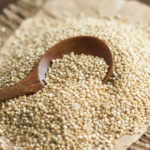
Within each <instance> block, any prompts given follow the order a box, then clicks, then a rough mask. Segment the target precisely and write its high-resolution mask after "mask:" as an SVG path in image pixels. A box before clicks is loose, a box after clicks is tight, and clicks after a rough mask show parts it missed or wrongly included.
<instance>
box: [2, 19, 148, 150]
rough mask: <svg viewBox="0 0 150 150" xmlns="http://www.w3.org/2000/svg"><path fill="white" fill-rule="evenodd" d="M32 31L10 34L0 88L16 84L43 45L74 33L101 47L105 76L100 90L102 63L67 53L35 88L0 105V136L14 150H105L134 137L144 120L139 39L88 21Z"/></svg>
mask: <svg viewBox="0 0 150 150" xmlns="http://www.w3.org/2000/svg"><path fill="white" fill-rule="evenodd" d="M53 26H54V27H53ZM35 28H36V30H37V31H39V32H31V33H29V32H28V31H26V30H25V31H23V30H18V31H17V32H16V41H15V42H14V43H12V44H11V51H10V54H9V55H8V56H7V57H8V61H7V62H3V63H1V64H0V70H1V72H0V87H1V89H2V88H4V87H8V86H10V85H14V84H16V83H18V82H19V81H21V80H22V79H24V78H25V77H26V76H27V74H29V72H30V71H31V70H32V68H33V67H34V65H35V64H36V63H37V62H38V60H39V58H40V57H41V56H42V55H43V54H44V53H45V52H46V51H47V50H48V48H49V47H51V46H53V45H54V44H56V43H57V42H59V41H61V40H63V39H66V38H69V37H74V36H78V35H91V36H94V37H98V38H100V39H101V40H103V41H104V42H105V43H106V44H107V45H108V46H109V48H110V50H111V51H112V54H113V59H114V67H113V73H112V75H111V77H110V78H109V80H108V82H107V83H106V84H104V85H102V79H103V78H104V77H105V75H106V73H107V70H108V66H107V65H106V64H105V62H104V60H103V59H101V58H97V57H92V56H86V55H74V54H73V53H72V54H70V55H65V56H64V57H63V58H62V59H57V60H54V61H53V65H52V67H51V68H49V71H48V73H47V75H46V77H45V79H44V81H45V82H46V86H45V87H44V88H43V89H42V90H40V91H39V92H37V93H35V94H34V95H29V96H21V97H19V98H14V99H11V100H9V101H6V102H2V103H0V116H1V118H0V127H1V132H0V136H5V137H6V138H7V139H9V140H10V141H11V142H12V143H13V144H14V145H15V147H16V149H19V148H20V149H36V150H38V149H60V150H63V149H66V150H71V149H79V150H80V149H81V150H83V149H87V150H88V149H89V150H90V149H94V148H95V149H96V148H97V149H98V148H99V149H100V148H101V149H106V148H107V149H113V144H114V141H115V139H118V138H120V137H122V136H123V135H132V134H136V133H137V132H138V131H139V129H141V128H142V127H143V126H144V125H145V124H146V123H148V122H149V120H150V118H149V116H150V63H149V62H148V61H147V60H148V59H147V58H148V57H147V56H146V55H145V52H146V51H147V47H148V44H147V43H150V41H149V39H148V35H147V34H146V33H144V32H143V31H141V30H140V29H137V28H134V27H132V26H130V25H127V24H125V23H122V22H119V21H108V20H103V19H99V20H98V19H91V18H89V19H79V20H73V19H69V20H67V21H66V22H63V23H61V22H57V21H56V22H55V21H54V24H53V25H52V24H51V23H49V22H48V21H45V22H43V23H42V24H41V25H40V26H37V27H36V26H35ZM20 33H21V34H20ZM71 63H72V64H71ZM77 64H78V65H77ZM90 64H93V65H90Z"/></svg>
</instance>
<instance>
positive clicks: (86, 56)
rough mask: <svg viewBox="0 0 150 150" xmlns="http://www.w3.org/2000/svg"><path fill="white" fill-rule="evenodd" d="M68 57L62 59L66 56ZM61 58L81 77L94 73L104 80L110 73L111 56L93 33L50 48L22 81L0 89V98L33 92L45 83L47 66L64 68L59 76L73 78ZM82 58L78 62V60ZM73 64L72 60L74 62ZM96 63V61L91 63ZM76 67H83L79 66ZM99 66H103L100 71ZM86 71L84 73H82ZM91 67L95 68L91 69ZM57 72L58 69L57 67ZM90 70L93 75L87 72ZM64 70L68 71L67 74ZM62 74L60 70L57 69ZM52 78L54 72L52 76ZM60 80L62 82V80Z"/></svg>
mask: <svg viewBox="0 0 150 150" xmlns="http://www.w3.org/2000/svg"><path fill="white" fill-rule="evenodd" d="M66 57H67V58H68V59H65V58H66ZM61 58H62V60H63V61H64V62H65V61H68V60H70V66H69V67H70V69H71V70H74V69H75V70H77V71H75V72H76V73H78V75H79V76H80V78H83V77H84V78H85V79H88V78H89V77H90V78H95V77H96V76H98V77H99V79H100V80H102V83H103V84H104V83H106V81H107V80H108V78H109V76H110V75H111V72H112V67H113V58H112V54H111V51H110V50H109V48H108V46H107V45H106V44H105V43H104V42H103V41H101V40H100V39H98V38H95V37H92V36H78V37H73V38H69V39H65V40H63V41H61V42H59V43H57V44H56V45H54V46H53V47H51V48H50V49H49V50H48V52H46V54H45V55H44V56H42V57H41V59H40V61H39V62H38V64H37V65H36V66H35V67H34V69H33V70H32V71H31V73H30V74H29V75H28V76H27V77H26V78H25V79H24V80H22V81H21V82H19V83H18V84H16V85H14V86H10V87H8V88H5V89H3V90H1V91H0V101H5V100H9V99H12V98H15V97H18V96H23V95H28V94H34V93H35V92H37V91H38V90H40V89H42V88H43V87H44V86H45V82H44V79H45V74H46V73H47V71H48V68H49V67H52V66H53V65H55V68H58V69H59V67H64V72H63V73H62V77H63V78H64V80H65V78H67V79H68V78H69V77H70V76H71V78H73V76H74V75H75V74H70V73H69V70H65V67H66V66H65V65H63V63H62V65H60V63H59V62H61ZM80 60H81V62H80ZM75 61H76V63H72V62H75ZM93 62H95V63H93ZM58 63H59V65H58ZM78 66H82V69H81V68H80V67H78ZM99 69H103V73H100V72H99V71H101V70H99ZM83 70H84V72H86V74H83V73H82V72H83ZM93 70H94V71H93ZM57 71H58V70H57ZM89 71H90V72H92V71H93V74H92V73H90V75H89V73H88V72H89ZM66 72H67V73H66ZM60 74H61V72H60ZM53 77H54V78H55V74H54V75H53ZM62 82H63V81H62Z"/></svg>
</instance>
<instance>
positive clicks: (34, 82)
mask: <svg viewBox="0 0 150 150" xmlns="http://www.w3.org/2000/svg"><path fill="white" fill-rule="evenodd" d="M43 87H44V86H43V84H42V83H41V82H40V80H39V78H38V76H37V75H36V74H30V75H29V76H27V77H26V78H25V79H24V80H23V81H21V82H19V83H18V84H16V85H14V86H10V87H8V88H5V89H2V90H1V91H0V102H2V101H6V100H9V99H12V98H15V97H18V96H23V95H27V94H33V93H35V92H37V91H38V90H40V89H42V88H43Z"/></svg>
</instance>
